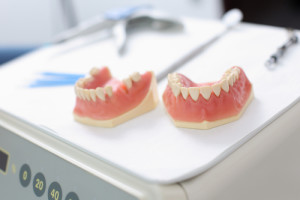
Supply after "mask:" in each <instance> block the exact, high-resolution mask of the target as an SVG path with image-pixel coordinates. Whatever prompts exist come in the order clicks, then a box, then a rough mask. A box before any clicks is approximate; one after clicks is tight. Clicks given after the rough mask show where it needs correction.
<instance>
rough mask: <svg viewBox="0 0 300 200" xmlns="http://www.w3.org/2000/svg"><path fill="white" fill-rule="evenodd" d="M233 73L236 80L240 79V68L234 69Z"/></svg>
mask: <svg viewBox="0 0 300 200" xmlns="http://www.w3.org/2000/svg"><path fill="white" fill-rule="evenodd" d="M233 75H234V77H235V80H238V79H239V71H238V70H234V72H233Z"/></svg>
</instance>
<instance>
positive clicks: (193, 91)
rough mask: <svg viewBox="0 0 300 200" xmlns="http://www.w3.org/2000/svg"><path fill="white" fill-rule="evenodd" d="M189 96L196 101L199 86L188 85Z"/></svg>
mask: <svg viewBox="0 0 300 200" xmlns="http://www.w3.org/2000/svg"><path fill="white" fill-rule="evenodd" d="M189 93H190V96H191V97H192V99H193V100H194V101H197V100H198V98H199V94H200V88H199V87H190V88H189Z"/></svg>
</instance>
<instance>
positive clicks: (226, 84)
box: [221, 79, 229, 92]
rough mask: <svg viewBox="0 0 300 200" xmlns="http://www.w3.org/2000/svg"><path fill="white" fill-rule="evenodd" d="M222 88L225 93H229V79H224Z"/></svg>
mask: <svg viewBox="0 0 300 200" xmlns="http://www.w3.org/2000/svg"><path fill="white" fill-rule="evenodd" d="M221 87H222V89H223V90H224V91H225V92H228V91H229V85H228V80H227V79H223V80H222V81H221Z"/></svg>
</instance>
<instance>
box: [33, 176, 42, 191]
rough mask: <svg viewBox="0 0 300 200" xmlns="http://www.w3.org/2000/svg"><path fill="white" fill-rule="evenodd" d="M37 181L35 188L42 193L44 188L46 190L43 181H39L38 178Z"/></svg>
mask: <svg viewBox="0 0 300 200" xmlns="http://www.w3.org/2000/svg"><path fill="white" fill-rule="evenodd" d="M35 181H36V184H35V187H36V188H37V189H39V190H40V191H42V190H43V188H44V182H43V181H41V180H40V179H38V178H37V179H36V180H35Z"/></svg>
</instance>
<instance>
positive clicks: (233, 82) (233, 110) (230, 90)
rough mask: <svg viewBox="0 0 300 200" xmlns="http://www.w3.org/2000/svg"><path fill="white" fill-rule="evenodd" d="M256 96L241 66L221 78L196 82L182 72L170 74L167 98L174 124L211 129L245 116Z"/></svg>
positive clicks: (164, 99) (166, 103) (166, 92)
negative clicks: (208, 81)
mask: <svg viewBox="0 0 300 200" xmlns="http://www.w3.org/2000/svg"><path fill="white" fill-rule="evenodd" d="M252 99H253V91H252V85H251V83H250V81H249V80H248V78H247V76H246V74H245V73H244V71H243V70H242V68H240V67H236V66H235V67H232V68H230V69H229V70H227V71H226V72H225V73H224V75H223V76H222V78H221V80H219V81H216V82H210V83H199V84H198V83H194V82H193V81H191V80H190V79H188V78H187V77H186V76H184V75H182V74H179V73H172V74H169V75H168V85H167V87H166V89H165V91H164V93H163V102H164V105H165V108H166V110H167V112H168V114H169V115H170V117H171V119H172V121H173V122H174V124H175V125H176V126H178V127H183V128H194V129H210V128H213V127H216V126H220V125H223V124H226V123H229V122H232V121H234V120H237V119H239V118H240V117H241V115H242V113H243V112H244V111H245V109H246V108H247V106H248V105H249V103H250V102H251V100H252Z"/></svg>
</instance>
